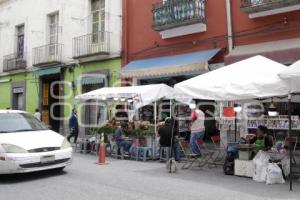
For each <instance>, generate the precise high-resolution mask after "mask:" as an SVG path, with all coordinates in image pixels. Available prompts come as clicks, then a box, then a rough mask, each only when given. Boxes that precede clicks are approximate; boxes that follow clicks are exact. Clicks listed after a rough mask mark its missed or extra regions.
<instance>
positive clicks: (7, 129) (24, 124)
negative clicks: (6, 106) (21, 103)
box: [0, 113, 47, 133]
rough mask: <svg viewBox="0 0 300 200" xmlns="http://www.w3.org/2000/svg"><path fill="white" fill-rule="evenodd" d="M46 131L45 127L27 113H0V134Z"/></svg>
mask: <svg viewBox="0 0 300 200" xmlns="http://www.w3.org/2000/svg"><path fill="white" fill-rule="evenodd" d="M38 130H47V127H46V126H45V125H44V124H43V123H42V122H40V121H39V120H37V119H36V118H35V117H34V116H33V115H31V114H28V113H0V133H15V132H24V131H38Z"/></svg>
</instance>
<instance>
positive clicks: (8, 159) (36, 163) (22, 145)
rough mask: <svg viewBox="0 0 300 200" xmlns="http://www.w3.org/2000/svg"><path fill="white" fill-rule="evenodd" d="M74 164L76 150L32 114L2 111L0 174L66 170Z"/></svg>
mask: <svg viewBox="0 0 300 200" xmlns="http://www.w3.org/2000/svg"><path fill="white" fill-rule="evenodd" d="M71 162H72V147H71V145H70V143H69V142H68V141H67V140H66V138H64V137H63V136H61V135H60V134H58V133H56V132H53V131H51V130H49V129H48V128H47V127H46V126H45V125H44V124H43V123H42V122H40V121H39V120H37V119H36V118H35V117H34V116H33V115H32V114H30V113H27V112H24V111H17V110H0V174H13V173H26V172H33V171H41V170H48V169H59V170H63V169H64V168H65V167H66V166H67V165H70V164H71Z"/></svg>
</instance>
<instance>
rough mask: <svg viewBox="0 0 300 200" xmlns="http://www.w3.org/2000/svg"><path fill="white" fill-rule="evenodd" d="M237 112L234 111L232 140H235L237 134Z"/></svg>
mask: <svg viewBox="0 0 300 200" xmlns="http://www.w3.org/2000/svg"><path fill="white" fill-rule="evenodd" d="M236 117H237V113H236V112H234V142H236V136H237V120H236Z"/></svg>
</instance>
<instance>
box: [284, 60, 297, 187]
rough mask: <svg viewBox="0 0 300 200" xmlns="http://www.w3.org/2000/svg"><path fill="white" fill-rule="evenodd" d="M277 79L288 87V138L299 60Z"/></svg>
mask: <svg viewBox="0 0 300 200" xmlns="http://www.w3.org/2000/svg"><path fill="white" fill-rule="evenodd" d="M279 77H280V78H282V79H283V80H284V81H285V82H286V83H287V84H288V86H289V90H288V92H289V95H288V103H289V104H288V111H289V133H288V134H289V136H290V134H291V131H292V119H291V101H292V94H295V93H299V92H300V60H299V61H298V62H295V63H294V64H293V65H291V66H290V67H288V68H287V69H285V70H284V71H282V72H281V73H279ZM289 149H290V174H291V176H290V190H292V189H293V181H292V179H293V178H292V164H291V163H292V156H291V155H292V154H291V152H292V147H291V145H289Z"/></svg>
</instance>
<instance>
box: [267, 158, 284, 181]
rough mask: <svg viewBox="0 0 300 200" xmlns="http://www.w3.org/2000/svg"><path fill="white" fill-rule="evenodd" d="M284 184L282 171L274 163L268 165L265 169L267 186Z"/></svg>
mask: <svg viewBox="0 0 300 200" xmlns="http://www.w3.org/2000/svg"><path fill="white" fill-rule="evenodd" d="M276 183H280V184H283V183H285V181H284V178H283V175H282V170H281V169H280V167H279V166H278V165H277V164H276V163H269V164H268V168H267V184H268V185H269V184H276Z"/></svg>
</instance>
